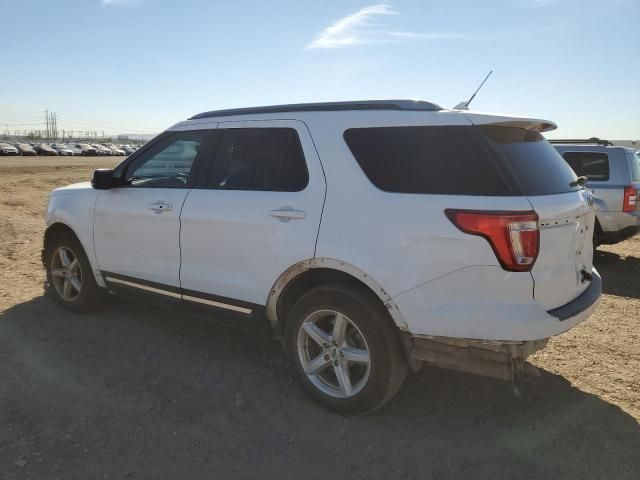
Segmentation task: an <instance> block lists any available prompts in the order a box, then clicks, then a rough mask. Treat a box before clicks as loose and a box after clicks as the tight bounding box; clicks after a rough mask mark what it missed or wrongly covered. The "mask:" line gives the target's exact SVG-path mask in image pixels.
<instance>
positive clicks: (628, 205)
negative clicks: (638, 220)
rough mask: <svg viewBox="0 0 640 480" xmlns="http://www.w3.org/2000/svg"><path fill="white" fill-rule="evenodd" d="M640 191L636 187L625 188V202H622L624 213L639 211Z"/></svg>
mask: <svg viewBox="0 0 640 480" xmlns="http://www.w3.org/2000/svg"><path fill="white" fill-rule="evenodd" d="M638 197H640V190H636V188H635V187H624V201H623V202H622V211H623V212H635V211H636V210H637V209H638V204H639V203H640V200H639V199H638Z"/></svg>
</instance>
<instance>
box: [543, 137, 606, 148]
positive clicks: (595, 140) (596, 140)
mask: <svg viewBox="0 0 640 480" xmlns="http://www.w3.org/2000/svg"><path fill="white" fill-rule="evenodd" d="M549 143H569V144H574V145H575V144H585V143H587V144H588V143H592V144H594V145H603V146H605V147H613V146H614V145H613V143H611V142H610V141H609V140H602V139H600V138H598V137H591V138H587V139H585V140H581V139H559V138H554V139H553V140H549Z"/></svg>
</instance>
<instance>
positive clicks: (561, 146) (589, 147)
mask: <svg viewBox="0 0 640 480" xmlns="http://www.w3.org/2000/svg"><path fill="white" fill-rule="evenodd" d="M551 143H552V144H553V146H554V147H556V149H558V150H562V151H566V150H571V151H574V152H602V153H604V152H611V151H627V150H631V151H633V149H632V148H628V147H623V146H620V145H594V144H588V143H556V142H551Z"/></svg>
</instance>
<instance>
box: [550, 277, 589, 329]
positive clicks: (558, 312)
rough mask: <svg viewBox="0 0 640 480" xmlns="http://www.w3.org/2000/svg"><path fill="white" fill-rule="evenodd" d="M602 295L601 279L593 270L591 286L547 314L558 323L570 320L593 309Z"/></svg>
mask: <svg viewBox="0 0 640 480" xmlns="http://www.w3.org/2000/svg"><path fill="white" fill-rule="evenodd" d="M601 295H602V277H600V274H599V273H598V271H597V270H596V269H593V273H592V278H591V284H590V285H589V288H587V289H586V290H585V291H584V292H582V294H581V295H580V296H579V297H578V298H576V299H574V300H572V301H570V302H569V303H567V304H566V305H563V306H561V307H558V308H554V309H553V310H549V311H548V312H547V313H548V314H549V315H551V316H552V317H555V318H557V319H558V321H560V322H564V321H565V320H570V319H572V318H574V317H577V316H580V315H582V313H583V312H585V311H586V310H589V309H591V310H592V309H593V307H595V305H596V304H597V303H598V301H599V300H600V296H601Z"/></svg>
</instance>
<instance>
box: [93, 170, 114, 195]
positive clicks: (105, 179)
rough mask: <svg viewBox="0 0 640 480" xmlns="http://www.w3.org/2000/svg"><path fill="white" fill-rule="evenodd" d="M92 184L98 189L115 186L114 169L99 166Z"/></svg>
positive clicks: (107, 188) (94, 172)
mask: <svg viewBox="0 0 640 480" xmlns="http://www.w3.org/2000/svg"><path fill="white" fill-rule="evenodd" d="M91 186H92V187H93V188H95V189H96V190H109V189H110V188H111V187H113V170H111V169H109V168H99V169H97V170H94V171H93V177H92V178H91Z"/></svg>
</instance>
